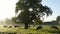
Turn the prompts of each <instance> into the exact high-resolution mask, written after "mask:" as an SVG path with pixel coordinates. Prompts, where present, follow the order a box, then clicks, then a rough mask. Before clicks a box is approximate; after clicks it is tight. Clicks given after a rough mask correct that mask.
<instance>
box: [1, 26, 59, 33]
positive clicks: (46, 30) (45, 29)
mask: <svg viewBox="0 0 60 34" xmlns="http://www.w3.org/2000/svg"><path fill="white" fill-rule="evenodd" d="M58 28H59V30H58V31H57V30H55V29H52V28H50V26H49V25H43V28H42V29H39V30H36V27H33V26H31V28H29V29H27V30H26V29H24V27H18V28H14V27H13V28H8V27H7V28H3V27H2V28H0V32H11V33H13V32H17V34H54V33H60V25H59V26H58Z"/></svg>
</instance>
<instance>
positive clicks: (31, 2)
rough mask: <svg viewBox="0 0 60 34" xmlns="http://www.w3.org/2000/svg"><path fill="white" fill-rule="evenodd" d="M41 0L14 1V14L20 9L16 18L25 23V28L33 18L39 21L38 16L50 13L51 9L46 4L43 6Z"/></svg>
mask: <svg viewBox="0 0 60 34" xmlns="http://www.w3.org/2000/svg"><path fill="white" fill-rule="evenodd" d="M41 2H42V0H19V1H18V2H17V3H16V10H15V12H16V14H17V13H18V12H19V10H21V13H20V14H19V15H18V16H17V18H16V19H19V21H20V22H22V23H24V24H25V29H27V27H28V24H29V23H32V21H33V20H34V21H39V20H40V17H42V16H44V15H47V16H49V15H52V10H51V9H50V8H49V7H47V6H43V5H42V4H41ZM40 22H41V20H40Z"/></svg>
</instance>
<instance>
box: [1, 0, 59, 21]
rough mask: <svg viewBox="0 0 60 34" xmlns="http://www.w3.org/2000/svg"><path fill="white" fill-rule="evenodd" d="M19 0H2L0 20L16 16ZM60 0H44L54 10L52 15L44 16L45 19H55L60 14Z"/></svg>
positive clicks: (44, 3)
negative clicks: (16, 6)
mask: <svg viewBox="0 0 60 34" xmlns="http://www.w3.org/2000/svg"><path fill="white" fill-rule="evenodd" d="M17 1H18V0H0V20H3V19H5V18H11V17H13V16H15V4H16V2H17ZM59 3H60V0H43V1H42V4H43V5H47V6H48V7H50V8H51V9H52V10H53V14H52V16H49V17H44V21H51V20H55V19H56V16H58V15H59V16H60V4H59Z"/></svg>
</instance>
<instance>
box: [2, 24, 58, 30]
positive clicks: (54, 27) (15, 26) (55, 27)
mask: <svg viewBox="0 0 60 34" xmlns="http://www.w3.org/2000/svg"><path fill="white" fill-rule="evenodd" d="M3 27H4V28H6V27H8V26H3ZM17 27H20V26H18V25H14V28H17ZM28 27H29V28H30V26H28ZM8 28H12V26H9V27H8ZM42 28H43V27H42V26H41V25H40V26H37V28H36V30H39V29H42ZM51 28H53V29H56V30H58V27H57V26H51Z"/></svg>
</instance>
